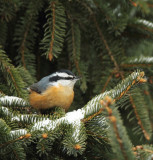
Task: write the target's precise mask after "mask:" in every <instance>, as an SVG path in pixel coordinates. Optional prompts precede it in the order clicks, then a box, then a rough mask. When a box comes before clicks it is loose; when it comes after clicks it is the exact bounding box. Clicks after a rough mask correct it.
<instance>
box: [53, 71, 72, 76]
mask: <svg viewBox="0 0 153 160" xmlns="http://www.w3.org/2000/svg"><path fill="white" fill-rule="evenodd" d="M54 76H59V77H73V76H72V75H68V74H67V73H60V72H59V73H57V72H56V73H53V74H52V75H51V76H50V77H54Z"/></svg>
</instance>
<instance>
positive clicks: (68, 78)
mask: <svg viewBox="0 0 153 160" xmlns="http://www.w3.org/2000/svg"><path fill="white" fill-rule="evenodd" d="M74 78H75V77H60V76H53V77H50V78H49V81H50V82H56V81H58V80H72V79H74Z"/></svg>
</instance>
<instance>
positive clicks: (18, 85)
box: [0, 48, 27, 98]
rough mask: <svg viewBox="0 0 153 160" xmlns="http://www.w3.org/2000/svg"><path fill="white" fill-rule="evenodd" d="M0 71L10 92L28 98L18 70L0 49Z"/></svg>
mask: <svg viewBox="0 0 153 160" xmlns="http://www.w3.org/2000/svg"><path fill="white" fill-rule="evenodd" d="M0 69H1V71H2V73H3V76H4V78H5V79H6V80H7V83H8V86H9V87H10V88H9V89H10V91H11V92H12V93H13V94H14V95H15V96H19V97H22V98H23V97H24V98H25V97H26V95H27V93H26V90H24V88H25V83H24V82H23V80H22V78H21V76H20V74H19V73H18V71H17V69H16V68H15V67H14V66H13V65H12V64H11V61H10V59H9V58H8V57H7V55H6V53H5V52H4V51H3V50H2V49H1V48H0Z"/></svg>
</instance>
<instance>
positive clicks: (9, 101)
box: [0, 96, 28, 106]
mask: <svg viewBox="0 0 153 160" xmlns="http://www.w3.org/2000/svg"><path fill="white" fill-rule="evenodd" d="M0 103H1V105H3V106H8V105H9V106H11V105H17V106H27V105H28V102H27V101H25V100H24V99H22V98H19V97H14V96H4V97H1V98H0Z"/></svg>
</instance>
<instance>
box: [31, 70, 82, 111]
mask: <svg viewBox="0 0 153 160" xmlns="http://www.w3.org/2000/svg"><path fill="white" fill-rule="evenodd" d="M78 80H80V77H78V76H75V75H74V74H73V73H72V72H71V71H69V70H66V69H61V70H59V71H56V72H54V73H52V74H50V75H48V76H46V77H44V78H42V79H41V80H40V81H38V82H37V83H34V84H32V85H31V86H30V87H29V91H30V94H29V102H30V105H31V106H32V107H33V108H35V109H38V110H40V111H44V110H47V109H50V108H53V107H61V108H63V109H64V110H65V111H67V110H68V109H69V107H70V106H71V104H72V102H73V99H74V90H73V88H74V85H75V83H76V82H77V81H78ZM42 113H43V112H42Z"/></svg>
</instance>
